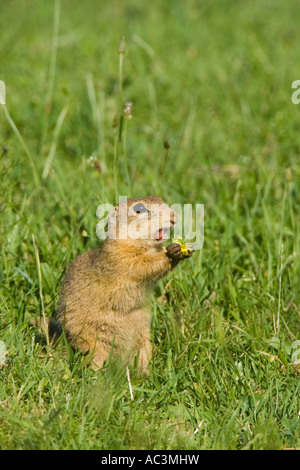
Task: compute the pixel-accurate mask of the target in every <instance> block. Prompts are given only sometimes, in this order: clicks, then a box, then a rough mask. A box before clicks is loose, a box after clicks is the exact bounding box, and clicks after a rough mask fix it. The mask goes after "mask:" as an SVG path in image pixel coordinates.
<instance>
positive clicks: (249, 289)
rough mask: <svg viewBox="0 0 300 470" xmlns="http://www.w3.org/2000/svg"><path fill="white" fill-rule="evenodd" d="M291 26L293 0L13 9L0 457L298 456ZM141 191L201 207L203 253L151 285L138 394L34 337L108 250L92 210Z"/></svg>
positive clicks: (294, 53)
mask: <svg viewBox="0 0 300 470" xmlns="http://www.w3.org/2000/svg"><path fill="white" fill-rule="evenodd" d="M299 13H300V6H299V3H298V2H297V1H296V0H291V1H290V2H284V1H283V0H281V1H279V0H272V1H271V0H259V1H258V0H257V1H256V0H254V1H253V0H252V1H244V2H241V3H240V4H237V2H234V1H229V0H225V1H207V2H198V1H196V0H194V1H192V0H188V1H186V2H182V1H179V0H178V1H176V0H172V1H154V2H147V1H139V2H137V1H134V0H128V1H126V2H124V1H121V0H119V1H117V0H114V1H110V2H105V1H101V2H97V1H92V0H89V1H87V2H80V1H77V0H75V1H73V2H67V1H63V0H62V1H61V3H60V2H58V1H56V2H45V1H42V0H27V1H26V2H22V1H20V0H14V1H10V2H6V3H5V4H3V5H2V6H1V16H0V28H1V43H0V55H1V58H2V60H1V72H0V73H1V75H0V79H1V80H4V82H5V83H6V108H4V106H1V105H0V126H1V127H0V145H1V148H0V154H1V158H0V171H1V196H0V256H1V264H0V278H1V283H0V301H1V302H0V305H1V307H0V340H2V341H4V343H5V345H6V348H7V355H6V356H5V363H4V365H1V366H0V377H1V381H0V448H1V449H178V448H181V449H281V448H286V447H296V448H299V447H300V433H299V410H300V398H299V397H300V393H299V392H300V381H299V365H298V366H297V365H296V364H294V363H293V361H292V355H293V353H295V352H296V349H295V348H293V342H294V341H296V340H300V331H299V326H300V307H299V306H300V296H299V285H300V282H299V281H300V234H299V202H300V183H299V181H300V178H299V177H300V163H299V155H300V134H299V117H300V106H296V105H293V104H292V102H291V94H292V91H293V90H291V84H292V82H293V81H294V80H296V79H299V68H298V59H299V42H300V31H299V27H298V24H297V22H296V18H297V17H298V16H299ZM53 18H55V21H54V25H53ZM122 35H124V36H125V38H126V52H125V55H124V56H122V58H121V59H123V63H122V71H120V67H119V66H120V57H121V56H120V55H119V54H118V48H119V43H120V38H121V36H122ZM121 72H122V77H123V80H122V84H123V89H122V95H121V94H120V89H119V83H120V78H122V77H120V73H121ZM127 101H131V102H132V103H133V108H132V119H130V120H128V119H124V120H123V127H122V135H121V139H119V134H120V122H119V121H118V119H117V120H116V119H115V118H116V116H117V117H119V116H120V112H121V111H122V107H123V105H124V104H125V102H127ZM113 124H114V125H113ZM17 130H18V131H17ZM165 140H167V141H168V142H169V144H170V148H169V150H168V151H167V150H166V149H165V148H164V141H165ZM91 155H93V156H94V158H95V159H96V160H97V161H98V162H99V164H100V165H101V168H102V171H101V173H100V172H99V171H98V170H97V168H95V166H93V165H92V164H91V160H89V157H90V156H91ZM148 194H157V195H159V196H161V197H162V198H163V199H165V200H166V201H167V202H168V203H169V204H173V203H187V202H189V203H203V204H204V205H205V241H204V247H203V249H202V250H201V251H200V252H199V253H196V254H195V255H194V256H193V258H192V259H190V260H188V261H186V262H185V263H182V265H180V266H179V267H178V268H177V269H176V271H174V272H173V273H172V274H171V275H170V276H169V277H168V278H166V279H164V280H163V281H161V282H160V283H159V285H158V286H157V289H156V291H155V295H154V297H153V302H152V307H153V319H152V338H153V345H154V356H153V361H152V364H151V376H150V377H149V378H147V379H145V378H137V377H136V376H135V372H134V370H131V371H130V382H131V386H132V394H133V399H132V397H131V395H130V388H129V385H130V384H129V381H128V377H127V375H126V371H124V370H122V369H121V370H119V369H118V367H116V366H114V365H113V364H112V365H110V366H108V367H107V369H106V370H105V371H103V372H100V373H95V372H93V371H92V370H91V369H90V368H88V367H85V361H86V358H85V357H83V356H82V355H81V354H79V353H73V352H72V351H71V350H70V348H68V345H67V344H66V342H65V341H64V340H63V338H62V339H61V340H60V342H59V343H58V344H57V345H51V344H50V345H48V344H47V343H46V342H45V341H43V340H42V339H41V337H40V335H39V332H38V330H37V329H36V328H34V327H33V326H32V322H33V320H34V319H35V318H36V317H38V316H40V315H41V314H42V313H43V310H44V313H45V315H46V316H52V315H53V314H54V312H55V305H56V302H57V295H58V293H59V289H60V285H61V280H62V277H63V275H64V272H65V268H66V266H67V264H68V263H69V262H70V261H71V260H72V259H74V258H75V257H76V256H77V255H78V254H79V253H82V252H83V251H85V250H88V249H92V248H95V247H97V246H99V240H98V239H97V237H96V223H97V218H96V216H95V212H96V209H97V206H98V205H99V204H100V203H101V202H108V203H114V202H115V200H116V199H117V197H118V195H127V196H142V195H148ZM33 240H34V242H35V245H34V243H33ZM37 253H38V254H39V261H38V258H37ZM39 271H40V272H39ZM168 281H170V282H169V284H168V285H167V282H168ZM165 288H166V291H165V292H164V289H165ZM163 293H164V295H163V300H164V301H163V302H162V301H159V300H160V299H159V297H160V296H162V294H163ZM298 347H299V346H298Z"/></svg>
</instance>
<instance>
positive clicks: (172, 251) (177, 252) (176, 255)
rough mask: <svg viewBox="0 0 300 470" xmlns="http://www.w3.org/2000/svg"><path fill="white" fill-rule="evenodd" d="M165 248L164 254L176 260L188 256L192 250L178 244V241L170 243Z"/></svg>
mask: <svg viewBox="0 0 300 470" xmlns="http://www.w3.org/2000/svg"><path fill="white" fill-rule="evenodd" d="M166 250H167V251H166V255H167V256H168V257H169V258H171V259H172V260H176V261H179V260H182V259H185V258H190V257H191V256H192V254H193V251H194V250H192V249H186V247H185V245H180V244H179V243H171V244H170V245H168V246H167V247H166Z"/></svg>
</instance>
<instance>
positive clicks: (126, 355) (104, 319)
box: [58, 196, 191, 372]
mask: <svg viewBox="0 0 300 470" xmlns="http://www.w3.org/2000/svg"><path fill="white" fill-rule="evenodd" d="M121 212H122V214H123V216H124V214H125V219H126V220H123V218H122V217H123V216H122V217H121ZM176 221H177V215H176V213H175V212H173V211H172V210H171V209H170V208H169V206H168V205H167V204H165V202H164V201H163V200H162V199H161V198H159V197H157V196H149V197H145V198H131V199H127V200H126V201H125V202H121V203H120V204H119V205H118V206H116V207H114V209H113V210H112V211H111V213H110V214H109V218H108V225H107V227H108V229H107V238H106V240H105V242H104V244H103V245H102V246H101V247H100V248H99V249H96V250H93V251H89V252H87V253H84V254H82V255H80V256H79V257H78V258H77V259H76V260H75V261H74V262H73V264H71V266H70V267H69V269H68V270H67V273H66V277H65V280H64V283H63V287H62V291H61V294H60V298H59V302H58V314H59V320H60V322H61V323H62V325H63V327H64V329H65V332H66V335H67V337H68V340H69V342H70V343H71V345H72V346H73V347H75V348H76V349H77V348H79V349H80V350H82V351H84V352H87V351H90V352H93V359H92V361H93V362H92V366H93V367H94V368H95V369H97V368H99V367H101V366H102V364H103V362H104V361H105V359H107V358H108V356H109V354H110V352H111V351H113V354H114V353H116V354H117V355H118V356H120V357H122V358H123V359H124V360H126V361H132V360H133V358H134V357H135V356H136V355H137V354H139V362H138V369H139V371H140V372H148V364H149V361H150V359H151V353H152V346H151V342H150V308H149V294H150V293H151V289H152V288H153V287H154V284H155V281H157V280H158V279H160V278H162V277H163V276H165V275H166V274H167V273H169V272H170V271H171V270H172V269H173V268H174V267H175V266H176V265H177V264H178V262H179V261H181V260H182V259H185V258H188V257H190V256H191V253H190V252H189V253H185V254H183V253H182V251H181V247H180V245H179V244H177V243H171V244H169V245H168V246H167V247H164V246H163V245H162V243H163V242H164V241H166V240H167V239H169V231H170V229H172V228H173V227H174V225H175V224H176Z"/></svg>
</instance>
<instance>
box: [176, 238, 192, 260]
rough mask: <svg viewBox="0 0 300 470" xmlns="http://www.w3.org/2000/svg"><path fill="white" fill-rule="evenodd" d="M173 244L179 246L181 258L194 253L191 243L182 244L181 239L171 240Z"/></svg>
mask: <svg viewBox="0 0 300 470" xmlns="http://www.w3.org/2000/svg"><path fill="white" fill-rule="evenodd" d="M173 243H178V245H180V248H181V254H182V256H187V255H189V254H190V253H192V252H193V251H194V245H193V243H182V239H181V238H173Z"/></svg>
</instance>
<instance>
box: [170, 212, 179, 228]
mask: <svg viewBox="0 0 300 470" xmlns="http://www.w3.org/2000/svg"><path fill="white" fill-rule="evenodd" d="M177 220H178V215H177V214H176V212H174V211H171V213H170V221H171V223H172V224H173V225H175V224H176V222H177Z"/></svg>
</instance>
